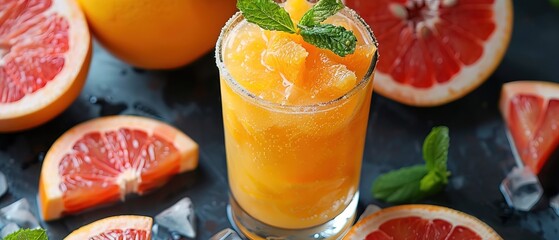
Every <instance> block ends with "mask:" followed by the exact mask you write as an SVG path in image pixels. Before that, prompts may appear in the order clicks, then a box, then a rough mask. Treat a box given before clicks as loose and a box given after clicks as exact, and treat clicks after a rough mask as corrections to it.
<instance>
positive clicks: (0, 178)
mask: <svg viewBox="0 0 559 240" xmlns="http://www.w3.org/2000/svg"><path fill="white" fill-rule="evenodd" d="M6 191H8V182H7V181H6V176H5V175H4V173H2V172H0V197H2V196H4V194H6Z"/></svg>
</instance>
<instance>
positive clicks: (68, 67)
mask: <svg viewBox="0 0 559 240" xmlns="http://www.w3.org/2000/svg"><path fill="white" fill-rule="evenodd" d="M90 41H91V37H90V35H89V31H88V28H87V24H86V21H85V18H84V16H83V14H82V12H81V10H80V9H79V7H78V6H77V4H76V3H75V2H74V1H72V0H21V1H13V0H0V132H11V131H18V130H23V129H27V128H31V127H34V126H37V125H39V124H42V123H44V122H46V121H48V120H50V119H52V118H53V117H55V116H56V115H58V114H59V113H61V112H62V111H63V110H64V109H66V108H67V107H68V106H69V105H70V104H71V103H72V102H73V101H74V100H75V99H76V97H77V96H78V95H79V93H80V91H81V89H82V87H83V85H84V82H85V78H86V75H87V71H88V69H89V62H90V58H91V43H90Z"/></svg>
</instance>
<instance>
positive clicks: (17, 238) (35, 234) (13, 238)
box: [4, 229, 49, 240]
mask: <svg viewBox="0 0 559 240" xmlns="http://www.w3.org/2000/svg"><path fill="white" fill-rule="evenodd" d="M48 239H49V238H48V237H47V232H46V231H45V230H44V229H20V230H18V231H16V232H13V233H12V234H10V235H8V236H6V237H5V238H4V240H48Z"/></svg>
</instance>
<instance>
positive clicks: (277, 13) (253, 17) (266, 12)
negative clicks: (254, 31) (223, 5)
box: [237, 0, 296, 33]
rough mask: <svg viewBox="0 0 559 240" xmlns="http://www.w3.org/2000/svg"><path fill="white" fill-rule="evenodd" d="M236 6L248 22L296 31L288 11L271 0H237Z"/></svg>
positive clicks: (274, 29)
mask: <svg viewBox="0 0 559 240" xmlns="http://www.w3.org/2000/svg"><path fill="white" fill-rule="evenodd" d="M237 8H238V9H239V10H241V12H242V13H243V16H244V17H245V19H246V20H247V21H248V22H250V23H254V24H256V25H258V26H259V27H261V28H263V29H266V30H272V31H282V32H288V33H295V32H296V29H295V25H294V24H293V21H292V20H291V17H290V16H289V13H288V12H287V11H285V9H283V8H282V7H280V6H279V5H278V4H277V3H275V2H274V1H273V0H238V1H237Z"/></svg>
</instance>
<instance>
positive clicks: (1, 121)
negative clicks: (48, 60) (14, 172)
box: [0, 0, 91, 132]
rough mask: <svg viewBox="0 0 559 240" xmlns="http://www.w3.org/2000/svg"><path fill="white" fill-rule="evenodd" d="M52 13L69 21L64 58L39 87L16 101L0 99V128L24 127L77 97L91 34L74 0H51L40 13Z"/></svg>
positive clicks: (88, 58) (86, 67)
mask: <svg viewBox="0 0 559 240" xmlns="http://www.w3.org/2000/svg"><path fill="white" fill-rule="evenodd" d="M52 13H56V14H59V15H60V16H62V17H64V18H66V20H67V21H68V23H69V24H70V30H69V32H68V33H69V35H68V45H69V46H70V50H68V51H67V52H66V53H65V54H64V58H65V59H66V61H65V63H64V67H63V68H62V70H61V72H60V73H58V75H57V76H56V77H55V79H53V80H52V81H50V82H49V83H48V84H46V85H45V86H44V87H43V88H41V89H40V90H38V91H36V92H34V93H33V94H28V95H26V96H25V97H24V98H22V99H20V100H19V101H17V102H12V103H8V104H2V103H0V132H13V131H20V130H25V129H28V128H32V127H35V126H37V125H40V124H42V123H44V122H46V121H48V120H50V119H52V118H54V117H55V116H56V115H58V114H60V113H61V112H62V111H64V110H65V109H66V108H68V106H70V104H71V103H72V102H73V101H74V100H75V99H76V98H77V97H78V95H79V93H80V91H81V89H82V88H83V86H84V84H85V79H86V77H87V72H88V70H89V63H90V61H91V36H90V34H89V30H88V26H87V23H86V20H85V17H84V15H83V13H82V11H81V9H80V8H79V6H78V5H77V3H76V2H74V1H69V0H53V3H52V6H51V7H50V9H48V10H46V11H45V12H44V13H43V14H52Z"/></svg>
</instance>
